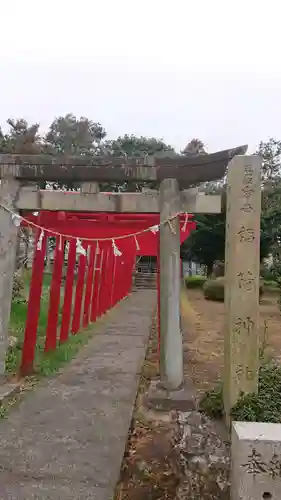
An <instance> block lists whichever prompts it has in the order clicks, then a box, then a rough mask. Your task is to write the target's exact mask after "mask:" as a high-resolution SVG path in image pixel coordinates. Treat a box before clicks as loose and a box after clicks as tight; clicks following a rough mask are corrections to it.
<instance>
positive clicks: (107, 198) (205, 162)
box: [0, 146, 251, 390]
mask: <svg viewBox="0 0 281 500" xmlns="http://www.w3.org/2000/svg"><path fill="white" fill-rule="evenodd" d="M246 149H247V147H246V146H241V147H238V148H235V149H229V150H225V151H221V152H218V153H214V154H210V155H192V156H188V157H183V156H180V155H175V156H173V157H157V156H152V157H151V156H147V157H145V158H144V159H140V158H124V157H121V158H114V157H94V158H90V159H84V158H70V157H67V158H65V157H59V156H55V157H53V156H52V157H51V156H45V155H39V156H38V155H32V156H27V155H0V178H1V186H0V203H1V206H0V237H1V238H0V374H3V373H4V369H5V366H4V365H5V353H6V348H7V338H8V333H7V332H8V323H9V315H10V306H11V295H12V280H13V271H14V265H15V252H16V236H17V228H16V226H15V224H14V223H13V218H12V216H11V213H10V212H9V211H7V209H8V210H11V211H13V212H17V211H18V210H22V209H25V210H34V211H35V210H36V211H37V210H38V211H40V210H54V211H60V210H61V211H82V212H87V211H88V212H92V211H95V212H97V211H104V212H131V213H155V212H160V324H161V356H160V372H161V380H162V382H163V384H164V386H165V387H166V388H167V389H171V390H173V389H177V388H179V387H180V386H181V384H182V382H183V348H182V336H181V331H180V311H179V294H180V239H179V217H178V215H177V214H179V213H180V212H189V213H218V212H220V197H219V196H213V195H205V194H202V193H198V191H197V189H196V188H194V186H196V185H198V184H200V183H204V182H208V181H213V180H217V179H221V178H222V177H223V176H224V175H225V173H226V169H227V165H228V163H229V162H230V160H231V159H232V158H234V157H236V156H237V155H244V153H245V152H246ZM249 158H251V157H249ZM42 181H48V182H53V181H61V182H67V181H68V182H69V181H71V182H77V183H80V184H81V192H79V193H78V192H76V193H73V194H71V195H70V194H69V193H67V194H66V193H65V192H63V191H50V190H45V191H42V190H39V189H37V188H36V187H35V186H34V185H33V186H31V185H30V182H33V183H34V184H35V183H39V182H42ZM124 181H139V182H140V181H145V182H153V183H155V182H157V183H158V184H160V190H159V193H158V192H144V193H114V194H112V193H111V194H109V193H99V190H98V183H101V182H112V183H123V182H124ZM26 184H28V185H26ZM182 189H184V190H183V191H181V190H182ZM171 217H172V220H171V221H170V222H169V224H168V223H165V221H167V220H168V219H169V218H171ZM161 223H162V224H161Z"/></svg>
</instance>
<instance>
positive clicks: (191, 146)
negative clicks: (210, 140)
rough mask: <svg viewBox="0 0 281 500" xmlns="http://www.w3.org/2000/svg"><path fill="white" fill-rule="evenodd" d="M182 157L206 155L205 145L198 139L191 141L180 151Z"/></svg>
mask: <svg viewBox="0 0 281 500" xmlns="http://www.w3.org/2000/svg"><path fill="white" fill-rule="evenodd" d="M181 154H182V155H184V156H189V155H202V154H207V153H206V150H205V145H204V143H203V142H202V141H200V139H192V140H191V141H190V142H189V143H188V144H187V145H186V146H185V148H184V149H183V150H182V151H181Z"/></svg>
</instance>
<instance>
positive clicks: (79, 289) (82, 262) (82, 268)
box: [71, 255, 87, 334]
mask: <svg viewBox="0 0 281 500" xmlns="http://www.w3.org/2000/svg"><path fill="white" fill-rule="evenodd" d="M86 266H87V258H86V257H85V256H84V255H80V256H79V263H78V273H77V281H76V290H75V300H74V311H73V320H72V326H71V332H72V333H73V334H76V333H77V332H78V331H79V330H80V326H81V309H82V300H83V291H84V285H85V273H86Z"/></svg>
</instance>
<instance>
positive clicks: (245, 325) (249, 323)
mask: <svg viewBox="0 0 281 500" xmlns="http://www.w3.org/2000/svg"><path fill="white" fill-rule="evenodd" d="M254 326H255V323H254V321H253V320H252V318H250V316H247V317H246V318H244V319H243V318H237V319H236V321H235V324H234V327H233V331H234V333H236V334H237V335H240V334H241V333H243V332H245V333H247V334H248V335H250V333H251V331H252V328H253V327H254Z"/></svg>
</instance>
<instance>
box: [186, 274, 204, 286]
mask: <svg viewBox="0 0 281 500" xmlns="http://www.w3.org/2000/svg"><path fill="white" fill-rule="evenodd" d="M206 280H207V278H206V277H205V276H185V278H184V281H185V286H186V288H202V287H203V285H204V283H205V282H206Z"/></svg>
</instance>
